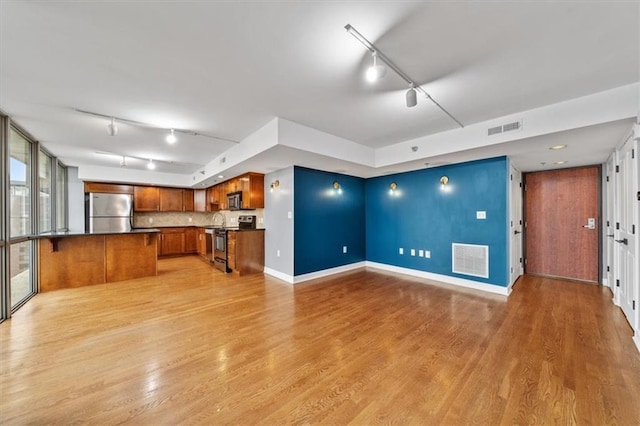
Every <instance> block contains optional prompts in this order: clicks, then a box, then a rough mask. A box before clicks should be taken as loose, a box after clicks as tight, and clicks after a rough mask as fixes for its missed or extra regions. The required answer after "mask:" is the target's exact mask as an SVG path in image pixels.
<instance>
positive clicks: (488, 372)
mask: <svg viewBox="0 0 640 426" xmlns="http://www.w3.org/2000/svg"><path fill="white" fill-rule="evenodd" d="M159 271H160V272H159V275H158V277H153V278H142V279H137V280H132V281H126V282H120V283H111V284H101V285H96V286H91V287H84V288H78V289H68V290H59V291H54V292H50V293H43V294H39V295H37V296H36V297H35V298H34V299H32V300H31V301H30V302H29V303H28V304H27V305H25V306H24V307H23V308H22V309H20V310H19V311H18V312H17V313H16V314H15V315H14V317H13V318H12V319H11V320H9V321H5V322H4V323H3V324H0V361H1V366H0V422H1V423H3V424H11V425H14V424H45V423H54V424H83V423H90V424H116V423H123V422H124V423H131V424H153V425H156V424H178V423H189V424H192V423H196V424H197V423H200V424H269V425H271V424H291V423H296V424H345V423H353V424H376V423H399V424H420V425H423V424H452V425H459V424H469V423H481V424H500V423H502V424H515V423H519V424H524V423H538V424H552V423H554V424H555V423H561V424H571V423H578V424H613V423H617V424H622V425H631V424H638V423H640V355H639V354H638V351H637V350H636V348H635V346H634V345H633V342H632V340H631V330H630V328H629V326H628V325H627V324H626V322H625V319H624V317H623V315H622V313H621V312H620V310H619V309H618V308H616V307H615V306H613V304H612V302H611V296H610V292H609V290H608V289H605V288H602V287H599V286H594V285H586V284H579V283H573V282H565V281H559V280H552V279H545V278H540V277H524V278H521V280H520V281H519V282H518V283H517V284H516V286H515V287H514V292H513V293H512V295H511V296H510V297H509V298H508V299H506V298H503V297H501V296H491V295H486V294H483V293H479V292H475V291H471V290H459V289H456V288H453V287H447V286H440V285H425V284H424V283H421V282H420V281H419V280H417V279H412V278H407V277H401V276H394V275H392V274H388V273H381V272H375V271H372V270H359V271H354V272H350V273H345V274H341V275H339V276H335V277H332V278H328V279H320V280H316V281H313V282H308V283H304V284H299V285H296V286H295V287H294V286H290V285H288V284H284V283H282V282H281V281H278V280H276V279H271V278H269V277H266V276H263V275H254V276H248V277H237V276H233V275H223V274H221V273H220V272H218V271H216V270H213V269H211V268H210V267H208V266H207V265H205V264H204V263H203V262H201V261H200V260H199V259H197V258H195V257H186V258H174V259H166V260H161V261H160V263H159Z"/></svg>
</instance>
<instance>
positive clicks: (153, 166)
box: [147, 158, 156, 170]
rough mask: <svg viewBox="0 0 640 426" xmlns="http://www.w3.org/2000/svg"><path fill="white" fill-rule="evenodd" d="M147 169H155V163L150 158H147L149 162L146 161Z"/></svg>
mask: <svg viewBox="0 0 640 426" xmlns="http://www.w3.org/2000/svg"><path fill="white" fill-rule="evenodd" d="M147 169H149V170H155V169H156V163H154V162H153V160H152V159H151V158H149V162H148V163H147Z"/></svg>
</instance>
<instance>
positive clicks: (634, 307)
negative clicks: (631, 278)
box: [633, 300, 636, 311]
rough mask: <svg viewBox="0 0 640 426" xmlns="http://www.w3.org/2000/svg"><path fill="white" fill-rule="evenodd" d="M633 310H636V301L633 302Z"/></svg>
mask: <svg viewBox="0 0 640 426" xmlns="http://www.w3.org/2000/svg"><path fill="white" fill-rule="evenodd" d="M633 310H634V311H635V310H636V301H635V300H634V301H633Z"/></svg>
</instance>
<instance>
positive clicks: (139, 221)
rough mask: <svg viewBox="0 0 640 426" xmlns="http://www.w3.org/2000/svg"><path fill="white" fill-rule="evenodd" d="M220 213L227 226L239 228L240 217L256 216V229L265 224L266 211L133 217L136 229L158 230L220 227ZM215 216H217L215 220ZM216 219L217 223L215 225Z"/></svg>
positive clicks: (142, 215)
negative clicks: (163, 228)
mask: <svg viewBox="0 0 640 426" xmlns="http://www.w3.org/2000/svg"><path fill="white" fill-rule="evenodd" d="M217 213H220V214H222V215H224V222H225V226H227V227H236V226H238V216H244V215H255V216H256V220H257V225H256V227H257V228H258V229H262V228H264V227H265V224H264V209H256V210H246V211H228V210H224V211H221V212H204V213H203V212H174V213H165V212H162V213H161V212H153V213H135V214H134V216H133V226H134V227H135V228H156V227H164V226H211V225H214V224H215V225H219V224H220V222H221V220H220V215H219V214H218V215H216V214H217ZM214 216H216V217H215V218H214ZM214 219H215V223H214Z"/></svg>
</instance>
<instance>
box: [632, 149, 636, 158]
mask: <svg viewBox="0 0 640 426" xmlns="http://www.w3.org/2000/svg"><path fill="white" fill-rule="evenodd" d="M631 158H636V150H635V149H632V150H631Z"/></svg>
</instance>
